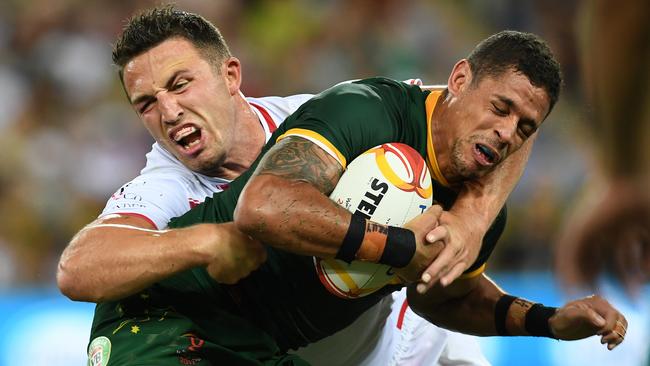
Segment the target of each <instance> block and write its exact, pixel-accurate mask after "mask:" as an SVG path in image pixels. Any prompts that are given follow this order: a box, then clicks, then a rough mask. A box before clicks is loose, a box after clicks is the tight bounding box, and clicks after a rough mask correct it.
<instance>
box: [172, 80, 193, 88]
mask: <svg viewBox="0 0 650 366" xmlns="http://www.w3.org/2000/svg"><path fill="white" fill-rule="evenodd" d="M189 83H190V82H189V80H185V79H181V80H179V81H177V82H176V83H174V85H172V87H171V90H172V91H180V90H182V89H184V88H185V87H186V86H187V85H188V84H189Z"/></svg>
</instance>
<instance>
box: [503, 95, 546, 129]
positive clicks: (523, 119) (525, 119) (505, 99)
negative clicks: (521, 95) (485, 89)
mask: <svg viewBox="0 0 650 366" xmlns="http://www.w3.org/2000/svg"><path fill="white" fill-rule="evenodd" d="M496 97H497V99H499V101H501V102H503V103H505V104H506V105H507V106H508V107H510V108H514V109H516V110H517V111H518V112H519V115H520V118H519V122H521V123H526V124H530V125H533V126H535V129H537V127H538V126H537V123H536V122H535V120H533V119H532V118H529V117H525V116H521V110H519V108H518V107H517V105H516V104H515V102H514V101H513V100H512V99H510V98H508V97H506V96H503V95H499V94H497V95H496Z"/></svg>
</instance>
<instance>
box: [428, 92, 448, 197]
mask: <svg viewBox="0 0 650 366" xmlns="http://www.w3.org/2000/svg"><path fill="white" fill-rule="evenodd" d="M440 95H442V91H432V92H431V93H429V95H428V96H427V99H426V101H425V102H424V103H425V104H424V105H425V108H426V114H427V165H428V166H429V170H430V171H431V173H432V174H433V178H434V179H435V180H437V181H438V182H440V184H442V185H444V186H445V187H449V182H447V179H445V177H444V176H443V175H442V172H441V171H440V166H438V160H437V159H436V151H435V149H434V147H433V136H432V135H431V117H432V116H433V110H434V109H435V108H436V103H437V102H438V98H439V97H440Z"/></svg>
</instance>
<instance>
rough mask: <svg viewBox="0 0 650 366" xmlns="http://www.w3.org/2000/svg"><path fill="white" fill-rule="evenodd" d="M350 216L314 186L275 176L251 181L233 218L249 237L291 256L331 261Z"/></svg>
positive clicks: (344, 232) (260, 177)
mask: <svg viewBox="0 0 650 366" xmlns="http://www.w3.org/2000/svg"><path fill="white" fill-rule="evenodd" d="M350 218H351V214H350V213H349V212H348V211H346V210H345V209H344V208H342V207H340V206H338V205H337V204H336V203H335V202H333V201H332V200H330V199H329V198H328V197H327V196H325V195H324V194H323V193H321V192H320V191H319V190H318V189H316V188H315V187H314V186H313V185H311V184H310V183H306V182H300V181H297V182H288V181H287V180H286V179H284V178H281V177H277V176H274V175H260V176H256V177H254V178H252V179H251V180H250V181H249V182H248V185H247V186H246V188H245V189H244V191H243V192H242V194H241V196H240V198H239V201H238V204H237V209H236V210H235V214H234V219H235V224H236V225H237V227H238V228H239V229H240V230H241V231H243V232H245V233H246V234H248V235H250V236H251V237H253V238H255V239H257V240H260V241H262V242H264V243H265V244H267V245H271V246H274V247H277V248H280V249H284V250H288V251H291V252H294V253H298V254H303V255H311V256H318V257H321V258H333V257H334V256H335V255H336V253H337V252H338V250H339V248H340V246H341V243H342V242H343V238H344V237H345V234H346V232H347V230H348V227H349V223H350Z"/></svg>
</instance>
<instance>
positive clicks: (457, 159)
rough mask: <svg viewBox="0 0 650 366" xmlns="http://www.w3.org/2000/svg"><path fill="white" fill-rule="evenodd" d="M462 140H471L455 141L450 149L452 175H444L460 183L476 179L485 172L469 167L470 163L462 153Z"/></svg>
mask: <svg viewBox="0 0 650 366" xmlns="http://www.w3.org/2000/svg"><path fill="white" fill-rule="evenodd" d="M463 142H467V143H468V144H470V143H471V141H456V142H455V143H454V146H453V148H452V150H451V169H452V176H450V177H446V178H447V180H449V181H450V182H456V183H462V182H464V181H468V180H474V179H478V178H480V177H481V176H483V175H484V174H485V173H484V172H479V171H476V170H475V169H474V170H473V169H471V168H470V165H471V164H469V163H468V162H467V161H466V158H465V154H463V146H464V145H465V144H463Z"/></svg>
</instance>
